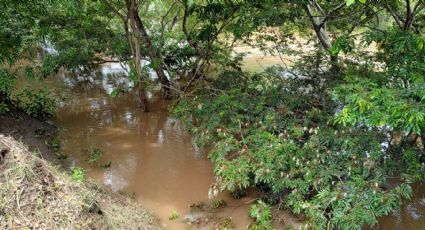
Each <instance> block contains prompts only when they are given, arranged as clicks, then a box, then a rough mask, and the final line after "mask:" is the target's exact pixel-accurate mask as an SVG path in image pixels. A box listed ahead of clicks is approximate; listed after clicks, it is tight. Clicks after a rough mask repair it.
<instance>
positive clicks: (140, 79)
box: [129, 5, 149, 112]
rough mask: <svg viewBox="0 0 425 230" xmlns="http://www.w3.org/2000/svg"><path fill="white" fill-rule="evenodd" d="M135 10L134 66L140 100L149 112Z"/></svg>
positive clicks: (132, 21)
mask: <svg viewBox="0 0 425 230" xmlns="http://www.w3.org/2000/svg"><path fill="white" fill-rule="evenodd" d="M131 7H133V5H130V8H131ZM132 13H133V11H129V14H130V24H131V27H132V30H133V31H134V32H135V33H134V34H135V37H134V39H133V43H134V49H132V53H133V57H134V68H135V70H136V74H137V79H138V83H137V87H138V88H139V97H140V101H141V103H142V104H143V107H144V111H145V112H149V102H148V98H147V96H146V90H145V87H144V85H143V82H144V81H143V80H144V79H143V73H142V67H141V63H140V60H141V55H140V33H138V32H137V28H136V23H135V20H134V15H132ZM129 42H131V39H129ZM130 44H131V43H130Z"/></svg>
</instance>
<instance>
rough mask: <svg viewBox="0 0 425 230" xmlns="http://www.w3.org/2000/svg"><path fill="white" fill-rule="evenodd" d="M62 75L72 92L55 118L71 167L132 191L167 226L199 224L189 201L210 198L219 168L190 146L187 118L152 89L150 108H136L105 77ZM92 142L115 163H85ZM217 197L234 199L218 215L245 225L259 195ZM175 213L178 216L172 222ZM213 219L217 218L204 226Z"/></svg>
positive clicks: (64, 86)
mask: <svg viewBox="0 0 425 230" xmlns="http://www.w3.org/2000/svg"><path fill="white" fill-rule="evenodd" d="M95 79H97V78H96V77H95ZM62 80H63V82H64V83H65V84H62V85H61V83H60V82H56V81H55V80H51V82H49V84H55V85H56V86H57V87H62V93H65V95H66V96H67V99H66V101H65V102H64V103H62V105H61V106H60V108H59V110H58V111H57V114H56V116H55V118H54V123H55V124H56V125H58V126H59V127H61V129H62V131H61V132H60V133H61V134H60V140H61V141H62V143H61V150H62V151H63V152H64V153H66V154H68V156H69V157H68V158H69V159H68V160H67V162H68V164H69V167H73V166H80V167H83V169H84V170H85V174H86V175H87V176H88V177H92V178H94V179H95V180H96V181H98V182H101V183H103V184H105V185H107V186H108V187H110V188H111V189H112V190H113V191H114V192H125V193H126V194H130V195H132V196H134V198H135V199H136V200H137V201H138V202H140V203H141V205H142V206H143V207H144V208H146V209H148V210H151V211H152V212H153V214H155V215H156V216H158V217H159V218H160V219H161V221H162V222H163V223H164V224H165V225H166V226H167V229H188V228H198V227H193V226H192V227H191V226H189V225H187V224H185V223H183V221H184V219H185V217H186V215H187V214H188V213H189V211H190V208H189V205H191V204H198V203H200V202H205V203H207V204H209V203H211V200H209V199H208V190H209V188H210V185H211V184H212V183H213V179H214V176H213V168H212V164H211V162H210V161H209V160H208V159H207V157H206V153H204V152H203V151H202V150H200V149H198V148H196V147H195V146H194V145H193V144H192V140H191V137H190V135H189V134H188V133H187V132H186V131H185V130H184V128H183V125H182V124H181V122H180V121H178V120H176V119H174V118H172V117H171V116H170V115H169V112H168V107H169V105H168V102H165V101H163V100H161V99H160V98H158V97H157V96H155V95H152V94H151V95H150V105H151V112H149V113H145V112H143V110H142V109H141V108H139V107H138V106H137V105H138V104H139V103H138V100H137V96H136V95H132V94H124V95H121V96H119V97H117V98H111V97H110V96H108V95H107V94H106V93H105V92H106V91H108V90H110V89H108V86H106V88H105V84H103V83H104V82H105V81H104V79H97V80H94V79H91V80H90V79H89V80H86V81H87V82H91V83H92V84H91V85H92V86H84V84H73V83H72V81H71V80H70V78H68V77H67V76H62ZM90 146H93V147H97V148H99V149H101V150H103V152H104V155H103V157H102V158H101V160H100V161H99V163H107V162H109V161H111V162H112V164H111V167H110V168H107V169H104V168H100V167H98V166H97V165H89V164H88V163H87V162H86V159H87V155H86V154H84V153H83V151H82V149H84V148H88V147H90ZM217 199H224V200H226V202H227V204H228V207H227V208H224V209H221V210H220V211H219V213H217V214H218V217H232V219H233V222H234V224H235V225H236V226H237V227H238V228H239V229H245V226H246V225H247V224H248V223H249V218H248V216H247V213H248V207H249V201H250V200H252V199H253V198H252V197H249V196H248V197H245V198H243V199H240V200H233V199H232V198H231V196H230V195H229V194H228V193H223V194H220V195H219V197H218V198H217ZM174 211H176V212H177V213H179V215H180V217H179V218H178V219H177V220H169V219H168V217H169V216H170V215H171V214H172V213H173V212H174ZM192 218H194V216H192ZM205 218H208V216H205ZM205 218H204V219H205ZM213 225H214V223H213V222H211V223H210V224H209V225H207V226H204V228H205V229H210V228H212V226H213Z"/></svg>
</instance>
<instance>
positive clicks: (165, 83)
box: [129, 0, 172, 99]
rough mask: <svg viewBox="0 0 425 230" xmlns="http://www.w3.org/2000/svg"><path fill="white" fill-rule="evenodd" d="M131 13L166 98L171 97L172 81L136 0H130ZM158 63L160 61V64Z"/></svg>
mask: <svg viewBox="0 0 425 230" xmlns="http://www.w3.org/2000/svg"><path fill="white" fill-rule="evenodd" d="M129 11H130V15H131V17H132V20H134V22H135V25H136V27H137V31H138V33H139V35H140V37H141V39H142V40H143V42H144V46H145V48H146V50H147V51H148V55H149V57H150V58H151V61H152V62H154V63H155V64H154V70H155V72H156V74H157V76H158V79H159V81H160V82H161V88H162V90H163V93H164V96H165V99H171V97H172V95H171V83H170V81H169V80H168V78H167V76H166V75H165V71H164V66H163V65H164V60H163V58H162V57H161V55H160V54H159V53H158V51H157V50H156V49H155V47H153V45H152V42H151V39H150V37H149V34H148V33H147V30H146V28H145V26H144V24H143V22H142V20H141V19H140V17H139V14H138V11H137V6H136V2H135V0H130V9H129ZM156 63H159V64H158V65H157V64H156Z"/></svg>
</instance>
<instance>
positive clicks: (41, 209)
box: [0, 110, 162, 229]
mask: <svg viewBox="0 0 425 230" xmlns="http://www.w3.org/2000/svg"><path fill="white" fill-rule="evenodd" d="M55 130H56V129H55V127H54V126H52V125H49V124H47V123H45V122H42V121H39V120H36V119H34V118H31V117H29V116H27V115H26V114H24V113H22V112H20V111H18V110H13V111H11V112H9V113H6V114H2V115H0V151H1V157H0V229H27V228H28V229H121V228H128V229H161V228H162V225H161V224H160V223H159V221H158V219H157V218H155V217H154V216H153V215H151V214H150V213H149V212H148V211H146V210H145V209H143V208H142V207H141V206H139V205H138V204H137V202H134V200H133V199H131V198H129V197H127V196H124V195H122V194H114V193H112V191H110V189H109V188H106V187H104V186H101V185H98V184H96V183H94V182H92V181H91V180H89V179H86V180H85V181H84V182H77V181H75V180H73V179H71V177H70V175H69V173H66V172H65V171H64V169H63V168H62V167H61V166H59V165H57V164H55V163H52V162H50V161H47V160H45V159H49V160H53V161H55V162H57V159H56V160H55V158H56V156H55V154H54V151H53V150H52V148H51V146H50V145H51V144H52V143H51V142H52V140H53V138H54V133H55ZM18 140H20V141H18ZM24 143H25V144H24ZM49 143H50V145H49ZM37 155H38V156H37ZM40 155H41V157H39V156H40ZM44 158H45V159H44Z"/></svg>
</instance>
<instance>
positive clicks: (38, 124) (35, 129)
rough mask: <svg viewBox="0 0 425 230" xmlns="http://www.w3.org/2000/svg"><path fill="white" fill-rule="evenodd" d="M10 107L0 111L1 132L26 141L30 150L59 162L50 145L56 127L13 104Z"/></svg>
mask: <svg viewBox="0 0 425 230" xmlns="http://www.w3.org/2000/svg"><path fill="white" fill-rule="evenodd" d="M10 107H11V108H10V111H9V112H7V113H3V114H1V113H0V134H3V135H5V136H12V137H13V138H14V139H15V140H20V141H21V142H23V143H25V144H26V145H27V146H28V148H29V150H30V151H32V152H34V151H35V152H38V153H40V156H41V157H42V158H44V159H46V160H48V161H52V162H55V163H59V161H58V160H57V158H56V157H55V154H54V149H52V148H50V147H48V144H49V143H50V142H51V141H52V140H53V139H54V138H55V134H56V131H57V129H56V127H55V126H53V125H51V124H49V122H44V121H40V120H38V119H36V118H34V117H31V116H28V115H27V114H25V113H24V112H22V111H20V110H19V109H16V108H14V107H13V106H10Z"/></svg>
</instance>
